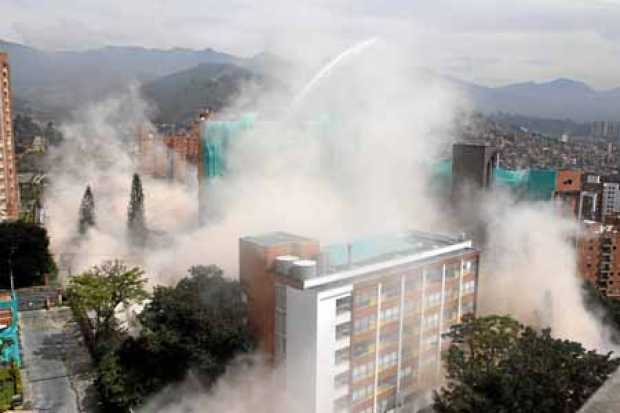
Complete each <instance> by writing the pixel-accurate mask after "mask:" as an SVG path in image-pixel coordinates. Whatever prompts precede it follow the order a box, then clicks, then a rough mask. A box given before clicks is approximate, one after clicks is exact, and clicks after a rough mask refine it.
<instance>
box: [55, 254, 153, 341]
mask: <svg viewBox="0 0 620 413" xmlns="http://www.w3.org/2000/svg"><path fill="white" fill-rule="evenodd" d="M143 276H144V271H142V270H141V269H140V268H138V267H134V268H128V267H127V266H126V265H125V264H124V263H123V262H122V261H119V260H115V261H107V262H105V263H103V264H102V265H101V266H95V267H93V268H92V269H90V270H88V271H86V272H84V273H82V274H80V275H76V276H74V277H72V278H71V280H70V281H69V288H68V289H67V291H68V293H69V300H70V304H71V306H72V308H73V309H74V311H76V312H77V313H78V314H80V315H81V316H88V317H89V319H90V315H91V314H92V323H93V324H92V329H93V330H94V336H95V348H96V349H97V347H98V346H99V345H100V344H102V342H104V341H105V340H106V339H109V338H110V337H111V336H113V335H114V333H117V332H118V322H117V319H116V314H115V313H116V309H117V308H118V307H119V306H120V305H121V304H123V305H125V306H128V305H130V304H133V303H141V302H142V301H144V300H145V299H146V298H147V297H148V294H147V293H146V291H145V289H144V286H145V284H146V281H147V280H146V278H144V277H143Z"/></svg>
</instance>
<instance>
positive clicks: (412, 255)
mask: <svg viewBox="0 0 620 413" xmlns="http://www.w3.org/2000/svg"><path fill="white" fill-rule="evenodd" d="M244 239H245V240H248V241H252V242H254V243H257V244H262V243H266V244H265V245H266V246H273V245H277V244H280V243H282V244H284V243H287V242H299V240H303V241H308V239H307V238H302V237H298V236H295V235H290V234H286V233H281V232H276V233H272V234H267V235H264V236H261V237H248V238H244ZM471 248H472V243H471V241H470V240H466V239H465V238H464V237H462V236H459V237H453V236H447V235H441V234H430V233H425V232H419V231H409V232H401V233H393V234H384V235H379V236H373V237H366V238H362V239H358V240H355V241H351V242H349V243H342V244H334V245H328V246H325V247H323V248H322V249H321V251H320V253H319V255H318V256H317V257H312V258H314V259H310V260H308V259H304V260H300V259H299V258H298V257H295V256H288V255H287V256H282V257H278V258H277V259H276V263H275V271H276V272H278V273H279V275H281V276H283V277H286V278H287V279H288V280H289V281H290V282H291V283H292V284H293V285H295V286H297V287H298V288H301V289H305V288H314V287H320V286H325V285H327V284H331V283H340V282H344V281H346V280H347V279H350V278H353V277H357V276H362V275H367V274H370V273H374V272H379V271H382V270H385V269H389V268H392V267H396V266H399V265H407V264H411V263H415V262H418V261H426V260H429V259H434V258H437V257H439V256H445V255H448V254H455V253H462V252H463V251H464V250H466V249H471Z"/></svg>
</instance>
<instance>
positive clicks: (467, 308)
mask: <svg viewBox="0 0 620 413" xmlns="http://www.w3.org/2000/svg"><path fill="white" fill-rule="evenodd" d="M461 311H462V313H463V314H470V313H473V312H474V303H473V302H471V303H467V304H463V307H462V309H461Z"/></svg>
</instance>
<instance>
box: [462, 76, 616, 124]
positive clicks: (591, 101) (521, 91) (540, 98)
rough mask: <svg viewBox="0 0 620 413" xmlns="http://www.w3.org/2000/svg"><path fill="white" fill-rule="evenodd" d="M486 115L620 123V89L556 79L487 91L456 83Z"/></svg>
mask: <svg viewBox="0 0 620 413" xmlns="http://www.w3.org/2000/svg"><path fill="white" fill-rule="evenodd" d="M455 84H456V85H457V86H458V87H459V88H460V89H461V90H462V91H463V92H464V93H466V94H467V95H468V96H469V97H470V99H471V100H472V103H473V104H474V106H475V107H476V108H477V109H478V110H480V111H482V112H483V113H495V112H505V113H509V114H517V115H523V116H528V117H536V118H547V119H571V120H573V121H575V122H589V121H593V120H615V121H619V120H620V89H612V90H604V91H597V90H594V89H592V88H591V87H590V86H588V85H587V84H585V83H583V82H578V81H574V80H570V79H556V80H553V81H550V82H542V83H535V82H527V83H516V84H511V85H507V86H503V87H496V88H492V87H485V86H480V85H474V84H470V83H466V82H459V81H456V82H455Z"/></svg>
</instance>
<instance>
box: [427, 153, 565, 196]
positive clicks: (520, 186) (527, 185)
mask: <svg viewBox="0 0 620 413" xmlns="http://www.w3.org/2000/svg"><path fill="white" fill-rule="evenodd" d="M432 175H433V177H434V180H433V181H434V182H436V185H438V186H443V187H444V188H450V187H451V184H452V161H451V160H443V161H439V162H437V163H435V164H433V166H432ZM493 177H494V184H495V185H497V186H499V187H503V188H508V189H510V190H512V191H513V192H515V193H516V194H517V195H518V196H519V197H523V198H525V199H527V200H531V201H548V200H550V199H551V198H552V197H553V192H554V191H555V181H556V171H554V170H551V169H522V170H517V171H514V170H509V169H503V168H496V169H495V172H494V175H493Z"/></svg>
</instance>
